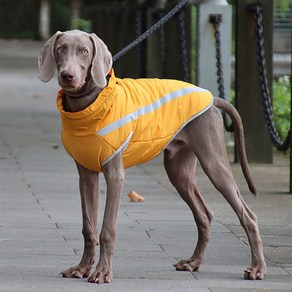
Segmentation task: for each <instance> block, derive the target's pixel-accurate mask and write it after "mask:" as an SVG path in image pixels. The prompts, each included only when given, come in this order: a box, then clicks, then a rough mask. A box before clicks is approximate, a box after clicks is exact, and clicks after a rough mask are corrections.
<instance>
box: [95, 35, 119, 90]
mask: <svg viewBox="0 0 292 292" xmlns="http://www.w3.org/2000/svg"><path fill="white" fill-rule="evenodd" d="M90 39H91V41H92V43H93V46H94V52H93V59H92V66H91V77H92V79H93V81H94V83H95V84H96V85H97V86H98V87H99V88H104V87H105V86H106V84H107V82H106V77H107V75H108V73H109V71H110V70H111V68H112V64H113V61H112V55H111V53H110V51H109V50H108V48H107V46H106V45H105V43H104V42H103V41H102V40H101V39H100V38H99V37H98V36H97V35H96V34H94V33H91V34H90Z"/></svg>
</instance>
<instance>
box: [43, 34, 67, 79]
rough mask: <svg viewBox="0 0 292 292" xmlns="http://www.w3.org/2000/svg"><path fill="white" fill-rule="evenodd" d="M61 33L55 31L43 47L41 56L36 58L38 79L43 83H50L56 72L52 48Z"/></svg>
mask: <svg viewBox="0 0 292 292" xmlns="http://www.w3.org/2000/svg"><path fill="white" fill-rule="evenodd" d="M61 34H62V32H60V31H57V32H56V33H55V34H54V35H53V36H52V37H51V38H50V39H49V40H48V41H47V42H46V43H45V45H44V47H43V49H42V51H41V54H40V55H39V57H38V65H39V71H40V74H39V79H40V80H41V81H43V82H48V81H50V80H51V79H52V78H53V76H54V73H55V70H56V61H55V57H54V48H55V43H56V40H57V38H58V37H59V36H60V35H61Z"/></svg>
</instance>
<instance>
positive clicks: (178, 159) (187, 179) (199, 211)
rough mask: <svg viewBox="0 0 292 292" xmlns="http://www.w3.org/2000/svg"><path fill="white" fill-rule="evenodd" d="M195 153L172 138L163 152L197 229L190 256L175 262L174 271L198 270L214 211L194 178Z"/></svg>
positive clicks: (170, 172) (167, 170) (172, 177)
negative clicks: (196, 237)
mask: <svg viewBox="0 0 292 292" xmlns="http://www.w3.org/2000/svg"><path fill="white" fill-rule="evenodd" d="M196 162H197V159H196V156H195V155H194V153H193V151H192V150H191V149H190V148H189V147H188V146H187V145H186V144H185V143H184V142H183V141H173V142H172V143H171V144H170V145H169V146H168V147H167V148H166V150H165V151H164V167H165V170H166V172H167V175H168V177H169V179H170V181H171V183H172V184H173V186H174V187H175V188H176V190H177V191H178V193H179V194H180V196H181V197H182V199H183V200H184V201H185V202H186V203H187V205H188V206H189V207H190V209H191V211H192V213H193V216H194V219H195V222H196V224H197V229H198V241H197V245H196V248H195V250H194V253H193V255H192V256H191V258H189V259H184V260H181V261H180V262H178V263H177V264H175V265H174V267H175V268H176V270H180V271H197V270H198V269H199V267H200V265H201V263H202V261H203V258H204V253H205V249H206V247H207V244H208V241H209V237H210V224H211V221H212V217H213V213H212V211H211V210H210V209H209V207H208V206H207V204H206V202H205V201H204V199H203V198H202V196H201V194H200V192H199V190H198V188H197V185H196V179H195V168H196Z"/></svg>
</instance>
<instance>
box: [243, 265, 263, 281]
mask: <svg viewBox="0 0 292 292" xmlns="http://www.w3.org/2000/svg"><path fill="white" fill-rule="evenodd" d="M265 273H266V267H265V266H264V267H262V266H256V267H249V268H246V269H245V270H244V279H245V280H263V279H264V278H265Z"/></svg>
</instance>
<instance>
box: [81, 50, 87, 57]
mask: <svg viewBox="0 0 292 292" xmlns="http://www.w3.org/2000/svg"><path fill="white" fill-rule="evenodd" d="M88 53H89V52H88V50H87V49H82V50H81V54H82V55H85V56H86V55H88Z"/></svg>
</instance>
